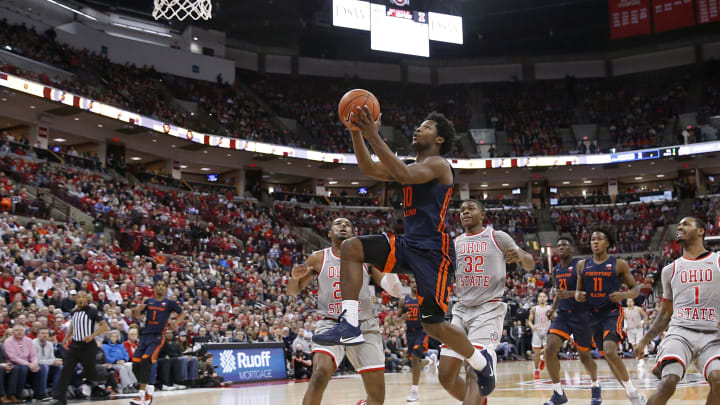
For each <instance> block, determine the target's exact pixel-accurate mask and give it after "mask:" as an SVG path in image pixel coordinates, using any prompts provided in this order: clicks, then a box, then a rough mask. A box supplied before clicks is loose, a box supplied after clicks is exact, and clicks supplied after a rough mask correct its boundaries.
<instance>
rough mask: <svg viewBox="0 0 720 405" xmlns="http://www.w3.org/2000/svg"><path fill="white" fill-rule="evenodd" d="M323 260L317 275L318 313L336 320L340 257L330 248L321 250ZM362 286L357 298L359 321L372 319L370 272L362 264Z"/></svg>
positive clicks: (339, 307) (338, 311)
mask: <svg viewBox="0 0 720 405" xmlns="http://www.w3.org/2000/svg"><path fill="white" fill-rule="evenodd" d="M322 255H323V260H322V268H321V270H320V274H319V275H318V312H319V313H320V314H322V315H324V316H325V317H327V318H333V319H337V318H338V317H339V316H340V313H341V312H342V296H341V295H340V257H339V256H336V255H335V253H333V251H332V248H330V247H329V248H325V249H323V250H322ZM363 269H364V270H365V271H363V284H362V289H360V295H359V296H358V301H360V305H359V307H358V308H359V310H360V313H359V315H358V316H359V318H358V319H360V320H365V319H369V318H371V317H372V297H371V295H370V270H369V269H368V267H367V265H365V264H363Z"/></svg>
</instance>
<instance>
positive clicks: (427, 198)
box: [403, 181, 453, 250]
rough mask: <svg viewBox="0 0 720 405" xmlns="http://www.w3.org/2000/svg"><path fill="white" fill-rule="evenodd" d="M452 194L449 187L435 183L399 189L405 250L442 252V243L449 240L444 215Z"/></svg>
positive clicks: (411, 185) (410, 185) (406, 186)
mask: <svg viewBox="0 0 720 405" xmlns="http://www.w3.org/2000/svg"><path fill="white" fill-rule="evenodd" d="M452 190H453V186H452V185H445V184H440V183H438V182H436V181H431V182H428V183H424V184H408V185H404V186H403V211H404V217H405V240H406V242H407V244H408V246H410V247H414V248H417V249H437V250H440V249H443V241H444V240H449V237H448V231H447V225H448V218H447V212H448V207H449V206H450V198H451V197H452ZM443 250H445V249H443Z"/></svg>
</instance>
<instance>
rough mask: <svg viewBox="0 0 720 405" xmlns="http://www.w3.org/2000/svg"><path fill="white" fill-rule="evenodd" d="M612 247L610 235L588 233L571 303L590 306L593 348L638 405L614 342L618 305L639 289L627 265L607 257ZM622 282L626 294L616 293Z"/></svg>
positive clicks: (618, 333) (618, 337)
mask: <svg viewBox="0 0 720 405" xmlns="http://www.w3.org/2000/svg"><path fill="white" fill-rule="evenodd" d="M614 243H615V240H614V235H613V233H612V232H611V231H609V230H607V229H603V228H597V229H595V230H594V231H593V232H592V234H591V236H590V247H591V249H592V252H593V254H592V256H590V257H588V258H587V259H585V260H581V261H580V262H578V265H577V271H578V279H577V289H576V290H575V299H576V300H577V301H579V302H587V303H588V304H589V305H590V327H591V329H592V331H593V336H595V344H596V345H597V346H598V349H600V348H602V349H601V350H603V351H604V356H605V360H607V362H608V365H609V366H610V369H611V370H612V372H613V374H614V375H615V378H617V380H618V381H619V382H620V384H622V386H623V387H625V392H626V393H627V396H628V398H629V399H630V402H631V403H632V404H633V405H642V404H644V403H645V398H644V397H642V396H641V395H640V394H639V393H638V392H637V390H636V389H635V387H634V386H633V383H632V381H630V375H629V374H628V371H627V368H625V364H624V363H623V362H622V360H621V359H620V356H618V342H620V341H622V339H623V335H624V333H623V313H622V307H621V306H620V304H621V303H622V301H623V300H624V299H628V298H635V297H637V296H638V293H639V291H640V289H639V286H638V285H637V284H635V279H634V278H633V276H632V274H630V267H629V266H628V264H627V262H625V260H622V259H618V258H616V257H615V256H610V255H608V249H609V248H610V247H611V246H612V245H613V244H614ZM622 282H625V284H626V285H627V286H628V288H629V290H628V291H620V286H621V284H622ZM601 345H602V346H601Z"/></svg>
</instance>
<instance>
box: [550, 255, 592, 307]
mask: <svg viewBox="0 0 720 405" xmlns="http://www.w3.org/2000/svg"><path fill="white" fill-rule="evenodd" d="M579 261H580V259H578V258H575V259H572V261H571V262H570V265H569V266H567V267H563V265H562V263H558V264H556V265H555V268H554V269H553V277H555V281H556V282H557V288H559V289H561V290H568V291H572V290H575V289H576V288H577V263H578V262H579ZM556 299H557V297H556ZM579 309H587V304H585V303H582V302H577V301H575V298H566V299H561V300H560V304H559V305H558V310H559V311H573V310H579Z"/></svg>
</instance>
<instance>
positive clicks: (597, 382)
mask: <svg viewBox="0 0 720 405" xmlns="http://www.w3.org/2000/svg"><path fill="white" fill-rule="evenodd" d="M592 386H593V387H599V386H600V382H599V381H598V380H594V381H593V382H592Z"/></svg>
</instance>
